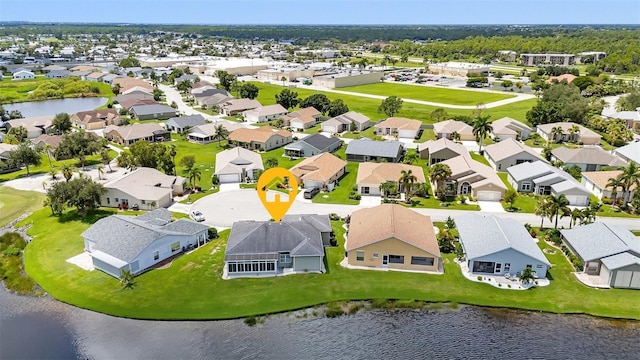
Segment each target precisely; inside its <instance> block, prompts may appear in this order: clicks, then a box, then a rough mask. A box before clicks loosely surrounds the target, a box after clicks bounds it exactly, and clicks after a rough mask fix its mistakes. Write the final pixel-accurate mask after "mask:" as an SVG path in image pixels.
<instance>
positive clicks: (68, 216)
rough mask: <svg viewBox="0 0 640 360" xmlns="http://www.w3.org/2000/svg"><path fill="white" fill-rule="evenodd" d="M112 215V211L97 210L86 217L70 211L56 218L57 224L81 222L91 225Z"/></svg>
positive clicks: (75, 211)
mask: <svg viewBox="0 0 640 360" xmlns="http://www.w3.org/2000/svg"><path fill="white" fill-rule="evenodd" d="M113 214H114V212H113V211H108V210H102V209H99V210H93V211H89V212H88V213H87V214H86V215H84V216H81V215H80V214H78V211H77V210H71V211H67V212H65V213H63V214H62V215H59V216H57V218H58V222H59V223H67V222H70V221H81V222H83V223H85V224H93V223H95V222H96V221H98V220H100V219H102V218H105V217H107V216H109V215H113ZM49 216H54V215H49Z"/></svg>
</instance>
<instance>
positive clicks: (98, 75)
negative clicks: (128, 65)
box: [87, 72, 107, 82]
mask: <svg viewBox="0 0 640 360" xmlns="http://www.w3.org/2000/svg"><path fill="white" fill-rule="evenodd" d="M105 75H107V74H105V73H101V72H92V73H91V74H89V75H87V81H92V82H100V81H101V80H100V79H102V77H103V76H105Z"/></svg>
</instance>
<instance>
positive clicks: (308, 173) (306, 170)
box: [291, 153, 347, 182]
mask: <svg viewBox="0 0 640 360" xmlns="http://www.w3.org/2000/svg"><path fill="white" fill-rule="evenodd" d="M345 166H347V162H346V161H344V160H342V159H340V158H339V157H337V156H335V155H333V154H330V153H322V154H318V155H315V156H312V157H310V158H307V159H304V160H303V161H302V162H300V163H299V164H297V165H296V166H294V167H292V168H291V172H292V173H293V174H294V175H295V176H296V177H297V178H298V179H300V180H306V179H309V180H314V181H321V182H328V181H329V180H330V179H331V178H332V177H333V176H335V175H336V174H337V173H338V172H340V170H342V169H343V168H344V167H345Z"/></svg>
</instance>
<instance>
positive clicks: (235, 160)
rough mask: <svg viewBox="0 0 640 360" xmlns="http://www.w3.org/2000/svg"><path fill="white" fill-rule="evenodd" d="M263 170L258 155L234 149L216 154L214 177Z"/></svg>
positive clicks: (242, 149)
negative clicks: (243, 171)
mask: <svg viewBox="0 0 640 360" xmlns="http://www.w3.org/2000/svg"><path fill="white" fill-rule="evenodd" d="M243 169H244V170H246V171H250V170H253V169H261V170H264V165H263V164H262V157H261V156H260V154H258V153H255V152H253V151H251V150H247V149H244V148H241V147H235V148H233V149H228V150H225V151H222V152H219V153H217V154H216V172H215V174H216V175H220V174H232V173H241V172H242V170H243Z"/></svg>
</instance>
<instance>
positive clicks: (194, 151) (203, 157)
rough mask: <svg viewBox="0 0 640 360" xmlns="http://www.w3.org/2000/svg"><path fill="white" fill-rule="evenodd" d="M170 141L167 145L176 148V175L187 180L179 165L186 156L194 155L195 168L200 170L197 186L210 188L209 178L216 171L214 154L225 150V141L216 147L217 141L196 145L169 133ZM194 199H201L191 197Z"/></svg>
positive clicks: (182, 167)
mask: <svg viewBox="0 0 640 360" xmlns="http://www.w3.org/2000/svg"><path fill="white" fill-rule="evenodd" d="M171 139H172V140H173V141H172V142H171V143H169V144H173V145H175V146H176V152H177V155H176V170H177V174H178V175H180V176H183V177H186V178H187V179H188V177H189V174H188V173H187V171H186V168H185V167H184V166H182V165H180V160H182V158H183V157H185V156H186V155H194V156H195V158H196V165H195V166H196V167H197V168H198V169H200V173H201V174H200V180H198V181H197V184H198V186H200V187H201V188H202V189H203V190H208V189H210V188H211V185H212V184H211V176H213V173H214V172H215V169H216V166H215V165H216V154H217V153H219V152H221V151H223V150H225V149H226V141H222V142H220V145H218V142H217V141H214V142H212V143H209V144H196V143H192V142H190V141H186V140H184V139H183V138H182V136H180V135H178V134H174V133H171ZM211 193H212V192H208V193H206V194H205V195H209V194H211ZM193 196H196V197H202V196H204V195H201V196H197V194H196V195H193ZM192 200H193V201H195V200H196V198H193V197H192Z"/></svg>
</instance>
